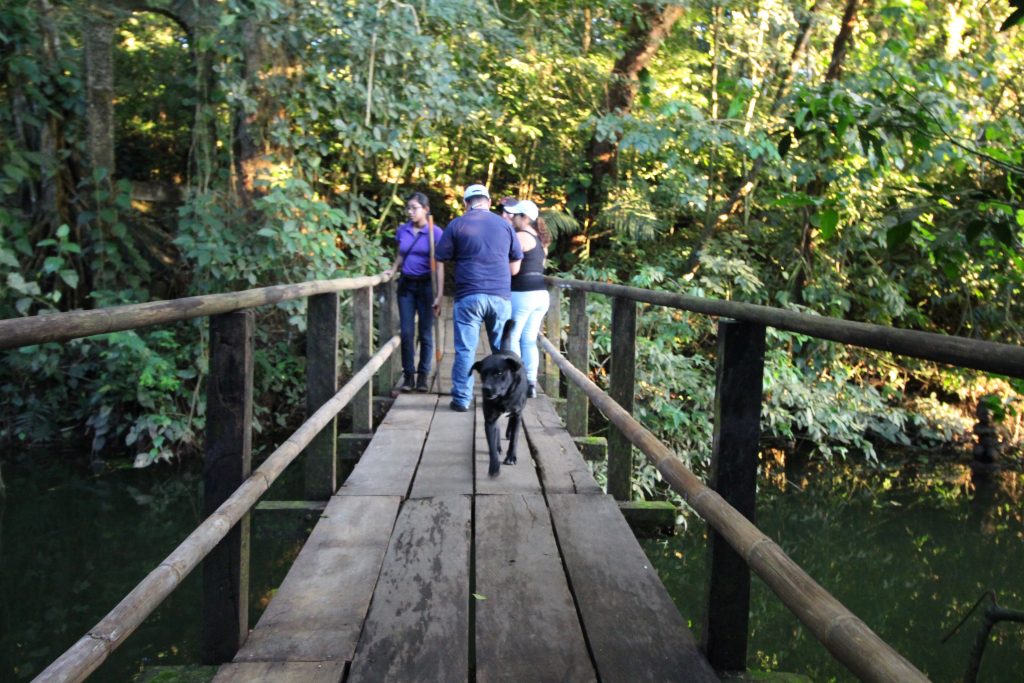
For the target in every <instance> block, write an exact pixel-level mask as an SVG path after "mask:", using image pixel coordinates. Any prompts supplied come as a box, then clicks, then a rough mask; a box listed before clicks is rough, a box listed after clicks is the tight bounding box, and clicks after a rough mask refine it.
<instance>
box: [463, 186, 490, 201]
mask: <svg viewBox="0 0 1024 683" xmlns="http://www.w3.org/2000/svg"><path fill="white" fill-rule="evenodd" d="M470 197H487V198H488V199H490V198H491V193H490V192H488V191H487V188H486V187H484V186H483V185H470V186H469V187H467V188H466V191H465V192H463V193H462V199H463V200H466V199H469V198H470Z"/></svg>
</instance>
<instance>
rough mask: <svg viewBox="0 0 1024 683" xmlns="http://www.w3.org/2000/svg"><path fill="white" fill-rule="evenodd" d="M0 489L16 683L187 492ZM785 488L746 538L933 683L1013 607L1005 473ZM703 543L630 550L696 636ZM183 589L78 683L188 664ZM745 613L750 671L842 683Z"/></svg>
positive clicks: (273, 547)
mask: <svg viewBox="0 0 1024 683" xmlns="http://www.w3.org/2000/svg"><path fill="white" fill-rule="evenodd" d="M765 469H766V470H768V469H769V468H767V467H766V468H765ZM4 475H5V477H6V480H7V484H8V488H7V492H8V497H7V500H6V504H4V505H2V506H0V680H2V681H24V680H30V679H31V678H32V677H33V676H34V675H36V674H38V673H39V672H40V671H41V670H42V669H43V668H44V667H45V666H47V665H48V664H49V663H50V662H51V661H52V660H53V659H54V658H56V657H57V656H58V655H59V654H60V653H61V652H63V651H64V650H65V649H67V648H68V647H69V646H70V645H72V644H73V643H74V642H75V641H76V640H78V638H80V637H81V636H82V635H83V634H85V632H86V631H87V630H88V629H89V628H91V627H92V626H93V625H94V624H95V623H96V622H97V621H98V620H99V619H100V618H102V617H103V616H104V615H105V614H106V613H107V612H108V611H109V610H110V609H111V608H112V607H114V605H116V604H117V602H118V601H119V600H120V599H121V598H122V597H123V596H124V595H125V594H126V593H127V592H128V591H129V590H131V588H132V587H134V586H135V584H136V583H138V582H139V581H140V580H141V579H142V578H144V577H145V575H146V574H147V573H148V572H149V571H150V570H151V569H152V568H153V567H155V566H156V564H157V563H158V562H159V561H160V560H162V559H163V558H164V557H165V556H166V555H167V553H169V552H170V551H171V550H172V549H173V548H174V547H175V546H177V545H178V543H180V542H181V541H182V539H184V538H185V536H186V535H187V534H188V533H189V532H190V531H191V530H192V529H193V528H194V527H195V525H196V524H197V523H198V522H199V521H200V510H201V493H200V492H201V481H200V479H199V478H198V477H197V476H195V475H192V474H189V473H177V474H168V473H167V472H166V471H165V472H151V471H146V470H142V471H140V470H124V471H121V472H115V473H112V474H107V475H104V476H102V477H98V478H96V477H87V476H84V475H80V474H72V473H68V472H66V471H60V470H55V469H51V470H45V471H39V470H34V471H31V472H29V471H25V470H24V469H22V470H18V469H17V468H7V469H5V470H4ZM784 482H785V477H784V476H782V475H781V474H777V473H775V472H774V471H769V476H767V477H766V479H765V480H764V481H763V482H762V486H761V491H760V493H759V501H758V511H757V517H758V523H759V526H760V527H761V528H762V529H763V530H764V531H765V532H766V533H768V534H769V535H770V536H771V537H772V538H774V539H775V540H776V541H777V542H778V543H779V544H780V545H781V546H782V548H783V549H784V550H785V551H786V552H787V553H789V555H790V556H791V557H792V558H793V559H794V560H796V562H798V563H799V564H800V565H801V566H802V567H804V569H806V570H807V571H808V572H809V573H810V574H811V576H813V577H814V578H815V579H816V580H818V582H819V583H821V584H822V585H823V586H824V587H825V588H826V589H827V590H829V591H831V592H832V594H833V595H835V596H836V597H837V598H838V599H839V600H840V601H841V602H842V603H843V604H845V605H846V606H847V607H849V608H850V609H851V610H852V611H853V612H854V614H856V615H857V616H859V617H860V618H862V619H863V620H864V621H865V622H866V623H867V624H868V626H870V627H871V628H872V629H874V630H875V632H876V633H878V634H879V635H880V636H881V637H882V638H883V639H884V640H886V641H887V642H889V643H890V644H891V645H893V646H894V647H895V648H896V649H897V650H898V651H899V652H901V653H902V654H903V655H904V656H906V657H908V658H909V659H910V660H911V661H912V662H913V663H914V664H915V665H916V666H918V667H919V668H921V669H923V670H924V671H925V672H926V673H927V674H928V675H929V677H931V678H932V680H934V681H936V683H943V682H950V683H951V682H952V681H957V680H959V678H960V676H961V675H962V673H963V671H964V669H965V668H966V666H967V658H968V653H969V651H970V648H971V646H972V644H973V641H974V638H975V634H976V633H977V628H978V626H979V624H980V623H981V621H980V619H981V617H980V614H977V613H976V614H975V615H974V616H972V618H971V619H970V620H968V623H967V625H966V626H965V627H964V628H963V629H962V630H961V631H960V632H959V633H958V634H957V635H955V636H954V637H953V638H951V639H950V640H949V642H947V643H946V644H945V645H941V644H940V643H939V641H940V640H941V638H942V637H943V636H944V635H946V633H948V632H949V631H950V630H951V629H952V628H953V626H955V625H956V623H957V622H958V621H959V620H960V618H961V616H963V614H964V613H965V612H966V611H967V610H968V609H969V608H970V607H971V605H973V604H974V602H975V600H976V599H977V598H978V596H979V595H981V594H982V592H984V591H985V590H988V589H993V590H994V591H995V592H996V594H997V595H998V597H999V601H1000V603H1001V604H1002V605H1003V606H1004V607H1007V608H1011V609H1024V570H1022V568H1024V519H1022V518H1024V477H1022V476H1021V475H1019V474H1005V475H1003V476H1002V477H1001V478H1000V479H999V480H998V481H995V482H993V483H992V484H991V485H989V486H983V487H978V488H974V487H973V486H972V485H971V483H970V475H969V472H968V471H967V469H966V468H965V467H959V466H949V467H947V468H945V469H944V470H943V471H941V472H939V473H935V472H928V473H927V474H921V473H917V472H913V471H910V472H908V471H907V470H903V471H900V472H896V471H890V472H881V473H878V472H874V473H865V472H863V471H859V470H857V469H854V468H852V467H844V468H842V469H838V468H832V469H831V470H829V471H828V472H817V473H813V474H807V475H806V476H805V477H801V478H800V481H799V482H798V483H799V484H800V486H801V487H802V488H798V487H794V486H792V485H788V486H787V485H786V484H785V483H784ZM276 486H277V485H276V484H275V487H276ZM275 490H277V489H275ZM272 493H273V492H272ZM275 497H281V496H275ZM284 497H287V496H284ZM272 514H274V513H257V515H256V519H255V520H254V524H253V547H252V557H253V562H252V580H251V584H252V595H251V600H250V604H251V605H252V611H253V614H252V615H251V618H252V620H253V622H255V620H256V618H257V617H258V615H259V612H261V611H262V609H263V608H264V607H265V606H266V603H267V602H268V601H269V598H270V596H271V595H272V593H273V589H274V587H276V586H277V585H278V584H279V583H280V582H281V580H282V578H283V577H284V575H285V573H286V572H287V570H288V567H289V565H290V562H291V560H292V559H293V558H294V557H295V555H296V554H297V553H298V550H299V547H300V545H301V542H302V535H301V528H302V527H303V526H306V527H307V528H308V523H306V524H304V523H302V522H300V523H299V524H298V525H295V524H292V523H289V522H288V521H287V520H285V519H284V518H282V517H271V515H272ZM296 529H299V530H300V532H299V533H296ZM704 533H705V532H704V527H703V524H702V523H701V522H700V521H699V520H697V521H695V522H691V524H690V528H689V530H688V531H687V532H685V533H684V534H681V535H680V536H678V537H676V538H674V539H671V540H668V541H645V542H644V547H645V549H646V550H647V553H648V555H649V556H650V557H651V559H652V561H653V562H654V564H655V566H656V567H657V568H658V571H659V574H660V575H661V577H662V579H663V580H664V581H665V584H666V585H667V586H668V588H669V591H670V592H671V593H672V595H673V597H674V598H675V600H676V602H677V604H678V605H679V606H680V609H681V611H682V613H683V614H686V615H690V616H691V618H692V622H693V623H692V626H693V627H694V630H695V631H699V629H700V619H701V617H700V615H701V610H702V609H703V604H702V600H703V597H702V596H703V592H704V581H705V564H704V563H705V554H704V549H705V542H706V541H705V538H704ZM199 577H200V572H193V574H192V575H191V576H189V577H188V578H187V579H186V580H185V582H184V584H183V585H182V586H181V587H180V588H179V589H178V590H177V591H175V592H174V593H173V594H172V595H171V597H170V598H169V599H168V600H167V601H166V602H165V603H164V604H163V605H162V606H161V607H159V608H158V609H157V611H156V612H155V613H154V614H153V615H152V616H151V617H150V618H149V619H147V620H146V621H145V622H144V623H143V624H142V626H141V627H140V628H139V630H138V631H137V632H136V633H135V634H134V635H132V636H131V637H129V638H128V640H127V641H126V642H125V643H124V645H122V646H121V648H119V649H118V650H117V651H116V652H115V653H114V654H113V655H112V656H111V658H110V659H109V660H108V661H107V662H106V663H105V664H104V665H103V666H102V667H100V669H99V670H98V671H97V672H96V673H95V674H94V675H93V677H92V678H90V680H92V681H112V682H117V683H121V682H123V681H129V680H131V676H132V674H134V673H135V672H137V671H139V670H140V668H141V667H142V666H143V665H145V664H153V663H160V664H187V663H195V662H197V661H198V652H199V647H198V637H199V618H200V612H199V610H200V584H199ZM752 600H753V603H752V614H751V640H750V650H749V652H750V657H749V662H750V665H751V666H752V667H755V666H756V667H760V668H766V669H777V670H782V671H794V672H800V673H805V674H808V675H810V676H811V677H812V678H813V679H814V680H815V681H828V680H840V681H847V680H852V678H853V677H852V676H851V675H850V674H849V673H848V672H846V670H845V669H843V668H842V667H841V666H840V665H838V664H836V663H835V662H834V661H833V660H832V658H831V657H830V656H829V655H828V653H827V652H826V651H825V649H824V648H823V647H822V646H820V645H819V644H818V643H817V642H816V641H815V640H814V639H813V637H811V636H810V635H809V634H808V633H807V632H806V631H805V630H804V629H803V627H802V626H801V625H800V624H799V623H798V622H797V621H796V619H795V618H794V617H793V616H791V615H790V613H789V612H788V611H787V610H786V609H785V608H783V607H782V606H781V605H780V603H779V602H778V601H777V600H776V599H775V597H774V595H772V594H771V593H770V591H768V589H767V588H766V587H765V586H764V584H762V583H761V582H760V581H758V580H756V579H755V580H754V584H753V597H752ZM1022 680H1024V626H1022V625H1021V624H1014V623H1006V622H1004V623H1002V624H999V625H998V626H996V628H995V629H994V630H993V634H992V642H991V643H990V644H989V647H988V649H987V650H986V652H985V659H984V662H983V664H982V669H981V675H980V677H979V681H1022Z"/></svg>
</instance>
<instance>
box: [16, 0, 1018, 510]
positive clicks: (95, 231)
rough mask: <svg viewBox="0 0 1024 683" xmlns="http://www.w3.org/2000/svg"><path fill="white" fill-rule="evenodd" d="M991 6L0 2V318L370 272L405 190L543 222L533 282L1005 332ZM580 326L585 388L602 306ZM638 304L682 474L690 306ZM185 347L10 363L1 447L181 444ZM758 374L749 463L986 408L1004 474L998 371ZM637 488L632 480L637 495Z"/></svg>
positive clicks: (143, 457) (788, 346)
mask: <svg viewBox="0 0 1024 683" xmlns="http://www.w3.org/2000/svg"><path fill="white" fill-rule="evenodd" d="M1011 12H1012V8H1011V7H1010V6H1009V5H1008V4H1006V3H1005V2H988V1H983V0H964V1H963V2H959V3H947V2H936V1H934V0H874V1H872V0H809V1H805V2H791V1H788V0H768V1H766V2H761V3H750V2H718V1H717V0H709V1H701V0H698V1H695V2H689V3H685V4H664V3H644V2H621V1H613V2H600V3H598V2H565V1H564V0H546V1H541V0H527V1H524V2H501V1H491V0H445V1H433V2H430V1H426V0H424V1H419V2H418V1H416V0H409V2H399V1H397V0H376V1H375V2H361V1H357V0H348V1H339V2H321V1H314V2H294V1H291V0H222V1H219V2H194V1H190V0H163V1H160V0H154V1H151V2H142V1H135V0H109V1H107V2H102V3H101V2H95V3H93V2H86V1H78V2H72V1H65V2H62V1H60V0H9V1H8V2H5V3H4V4H3V6H2V7H0V102H2V108H0V136H2V137H0V150H2V151H0V167H2V172H0V317H2V318H10V317H16V316H24V315H39V314H44V313H48V312H52V311H62V310H71V309H75V308H93V307H100V306H110V305H116V304H123V303H130V302H141V301H148V300H152V299H157V298H172V297H179V296H185V295H190V294H199V293H207V292H218V291H226V290H232V289H242V288H249V287H253V286H261V285H268V284H276V283H282V282H298V281H305V280H310V279H315V278H324V277H344V276H349V275H357V274H365V273H374V272H379V271H380V270H382V269H383V268H384V267H386V265H387V264H389V263H390V261H391V259H392V256H393V254H392V242H391V237H392V235H393V231H394V228H395V226H396V225H397V224H398V223H399V222H400V221H401V220H403V217H402V212H401V207H402V200H403V198H404V197H405V195H406V194H407V193H409V192H411V191H413V190H419V191H423V192H425V193H427V195H428V196H429V197H430V199H431V202H432V208H433V213H434V216H435V220H437V222H438V223H439V224H442V225H443V224H444V223H445V222H447V220H448V219H450V218H451V217H452V216H453V215H455V214H456V213H457V212H458V211H459V204H460V203H459V201H458V200H459V197H460V196H461V195H460V190H461V188H462V187H463V186H465V185H466V184H469V183H471V182H483V183H485V184H487V185H488V186H490V187H491V188H492V192H494V193H495V194H496V195H499V196H503V195H517V196H520V197H529V198H531V199H533V200H535V201H537V202H538V203H539V204H540V205H541V206H542V208H543V209H544V211H545V216H546V218H547V219H548V223H549V225H550V226H551V227H552V228H553V229H554V232H555V233H556V236H557V239H556V242H555V244H554V246H553V249H552V260H551V267H550V271H551V272H560V273H566V274H571V275H572V276H574V277H580V278H596V279H602V280H609V281H614V282H622V283H627V284H633V285H636V286H641V287H651V288H658V289H665V290H669V291H675V292H681V293H686V294H694V295H703V296H713V297H721V298H727V299H735V300H742V301H749V302H753V303H759V304H765V305H771V306H780V307H785V308H790V309H794V310H799V311H805V312H809V313H816V314H821V315H828V316H834V317H839V318H848V319H852V320H860V321H865V322H872V323H880V324H886V325H895V326H898V327H904V328H912V329H921V330H928V331H935V332H942V333H948V334H957V335H963V336H968V337H978V338H983V339H989V340H993V341H1003V342H1009V343H1015V344H1019V343H1021V328H1020V316H1021V313H1022V310H1021V301H1020V293H1021V288H1022V285H1024V258H1022V255H1021V253H1020V246H1021V240H1022V237H1024V201H1022V185H1021V183H1022V181H1024V159H1022V156H1024V102H1022V99H1021V93H1020V83H1021V82H1022V81H1024V49H1022V48H1024V38H1022V37H1021V33H1020V28H1019V27H1016V26H1012V25H1010V24H1012V23H1013V21H1011V20H1008V17H1009V16H1010V14H1011ZM1014 16H1015V15H1014ZM1004 24H1005V30H1000V28H1001V26H1003V25H1004ZM590 306H591V309H592V310H591V318H592V320H593V321H594V324H595V327H596V329H595V337H594V357H593V360H592V365H591V368H590V371H591V374H592V376H593V377H595V379H596V380H598V381H603V379H604V377H605V366H606V363H607V358H608V354H609V345H610V334H609V331H608V323H609V319H610V312H609V307H608V305H607V304H606V303H605V302H603V301H601V300H600V297H593V301H592V302H591V304H590ZM639 319H640V322H639V325H640V337H642V341H641V344H640V349H639V352H638V353H639V357H638V362H637V367H638V379H639V380H640V381H639V383H638V391H639V394H638V396H637V408H636V411H635V412H636V414H637V416H638V418H639V419H642V420H643V421H645V422H646V423H647V424H648V425H649V426H650V427H651V428H652V429H653V430H655V431H656V432H657V433H658V434H659V436H661V437H662V438H663V439H664V440H666V442H668V443H669V444H670V445H672V446H673V447H674V448H675V450H676V451H677V452H678V453H679V454H680V455H681V456H683V457H684V458H690V459H691V461H692V462H693V463H694V464H697V465H699V464H701V463H703V462H705V461H706V459H707V456H708V454H709V452H710V446H711V429H712V428H711V424H710V407H711V405H712V402H713V393H714V371H713V368H714V359H713V340H714V334H715V332H714V326H713V321H709V320H706V319H703V318H701V317H699V316H691V315H688V314H685V313H681V312H678V311H665V310H660V309H657V308H651V309H645V310H644V311H643V312H642V314H641V315H640V318H639ZM303 326H304V315H303V307H302V304H301V303H291V304H285V305H281V306H279V307H277V308H273V309H268V310H265V311H260V312H259V316H258V322H257V329H258V342H257V348H258V350H257V357H256V365H257V377H256V395H257V407H256V415H255V423H256V428H257V430H259V431H267V430H275V429H277V428H280V427H284V426H286V425H287V424H290V423H293V422H294V421H295V420H296V419H298V418H300V417H301V413H302V411H303V407H304V397H303V393H302V392H303V385H302V381H301V380H302V377H303V359H302V355H301V354H302V348H303V343H302V342H303V336H304V329H303ZM346 333H347V331H345V330H343V344H344V343H345V341H346V340H345V339H344V335H345V334H346ZM205 334H206V331H205V325H204V324H203V323H202V322H198V321H197V322H194V323H187V324H186V323H183V324H180V325H176V326H173V327H168V328H161V329H151V330H149V329H147V330H141V331H138V332H122V333H115V334H110V335H104V336H102V337H96V338H91V339H85V340H78V341H76V342H72V343H69V344H66V345H63V346H62V345H56V344H46V345H41V346H36V347H30V348H25V349H21V350H17V351H13V352H6V353H5V354H4V363H3V366H2V369H0V401H2V406H3V407H2V409H0V442H2V443H3V444H4V451H5V452H6V453H7V454H8V455H7V456H6V457H9V458H17V457H20V456H19V455H18V454H19V453H22V452H24V451H26V450H28V449H29V448H30V447H38V446H39V445H40V444H44V443H61V442H69V441H71V442H78V443H79V444H81V442H82V435H83V433H85V434H87V439H86V441H87V443H86V444H85V449H86V450H90V451H91V452H92V454H93V455H92V457H93V458H94V459H97V460H99V459H100V458H112V457H115V456H119V455H128V456H129V457H131V458H134V463H135V465H136V466H145V465H148V464H151V463H154V462H158V461H169V460H175V459H178V458H184V459H188V458H190V457H192V456H193V455H194V454H195V453H197V452H198V450H199V449H200V448H201V445H202V434H203V424H204V394H205V385H204V382H205V375H206V370H207V364H206V344H205ZM767 366H768V367H767V377H766V386H765V392H766V393H765V404H764V409H763V410H764V415H763V422H764V425H763V426H764V434H765V443H766V448H767V449H768V450H770V451H775V452H777V453H778V454H779V455H780V456H781V457H785V456H787V455H788V456H789V457H793V456H794V455H799V456H801V457H807V456H810V455H813V456H814V457H822V458H833V457H857V458H866V459H868V460H876V459H878V458H879V457H880V456H883V455H884V453H885V452H886V449H887V448H888V447H889V446H899V447H902V448H904V449H905V450H907V451H909V452H917V453H921V454H924V455H923V456H922V457H926V458H936V457H950V456H955V455H956V454H958V453H960V454H962V453H963V452H964V450H965V448H966V446H965V444H964V442H965V441H967V440H969V438H970V428H971V426H972V424H973V421H974V420H973V415H972V413H973V410H974V408H975V406H976V405H977V403H978V401H979V400H984V401H987V402H988V403H989V404H990V405H991V406H992V407H993V408H994V409H995V410H996V414H997V416H998V418H999V419H1000V420H1001V429H1002V436H1003V439H1004V441H1005V442H1006V444H1007V446H1008V447H1009V449H1010V450H1011V452H1012V453H1017V455H1016V457H1017V458H1018V459H1019V446H1018V444H1019V443H1020V440H1021V438H1022V436H1024V435H1022V434H1021V418H1020V412H1019V410H1018V409H1017V404H1018V400H1019V394H1018V390H1021V391H1024V387H1020V386H1019V385H1017V384H1015V383H1012V382H1010V381H1007V380H1005V379H1001V378H997V377H991V376H985V375H982V374H979V373H974V372H966V371H960V370H955V369H950V368H946V367H939V366H935V365H932V364H928V363H923V362H917V361H908V360H907V359H900V358H893V357H889V356H886V355H884V354H877V353H867V352H861V351H859V350H857V349H846V348H842V347H839V346H837V345H832V344H826V343H821V342H816V341H813V340H810V339H808V338H805V337H802V336H800V335H795V334H785V333H779V332H775V331H770V332H769V350H768V358H767ZM264 445H265V444H264ZM655 480H656V473H654V472H653V471H652V470H644V471H643V473H642V475H641V477H640V478H639V480H638V481H637V484H636V486H637V488H638V493H639V494H640V495H645V494H650V493H651V491H652V490H653V489H654V488H655V487H656V485H657V483H656V481H655Z"/></svg>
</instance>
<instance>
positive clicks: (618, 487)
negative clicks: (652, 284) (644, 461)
mask: <svg viewBox="0 0 1024 683" xmlns="http://www.w3.org/2000/svg"><path fill="white" fill-rule="evenodd" d="M635 381H636V302H634V301H633V300H631V299H626V298H624V297H613V298H612V359H611V378H610V383H609V387H608V395H609V396H611V397H612V400H614V401H615V402H616V403H618V404H619V405H620V406H622V408H623V409H624V410H625V411H626V412H628V413H630V414H632V412H633V392H634V384H635ZM608 493H609V494H610V495H611V496H612V497H614V498H615V500H625V501H628V500H632V497H633V444H631V443H630V442H629V439H627V438H626V436H625V435H624V434H623V433H622V432H620V431H619V430H618V429H617V428H616V427H614V426H612V427H611V429H610V431H609V433H608Z"/></svg>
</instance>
